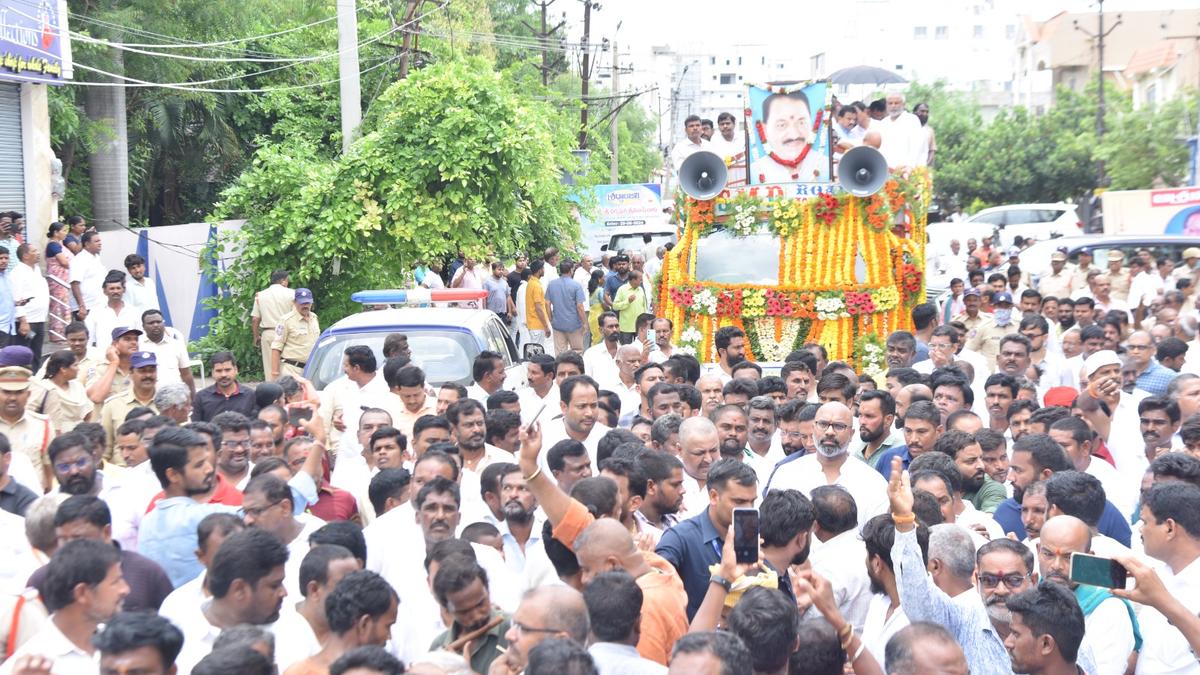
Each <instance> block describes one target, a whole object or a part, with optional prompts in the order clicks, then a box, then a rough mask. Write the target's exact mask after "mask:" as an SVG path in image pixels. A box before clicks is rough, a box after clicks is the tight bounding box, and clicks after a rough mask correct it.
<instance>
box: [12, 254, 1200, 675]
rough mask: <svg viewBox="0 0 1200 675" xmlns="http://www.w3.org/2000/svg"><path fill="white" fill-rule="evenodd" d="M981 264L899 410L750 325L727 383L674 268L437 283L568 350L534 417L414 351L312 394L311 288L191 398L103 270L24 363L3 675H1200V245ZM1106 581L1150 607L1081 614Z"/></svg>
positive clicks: (352, 348) (156, 319)
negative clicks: (448, 376)
mask: <svg viewBox="0 0 1200 675" xmlns="http://www.w3.org/2000/svg"><path fill="white" fill-rule="evenodd" d="M88 234H89V233H88V232H86V231H85V232H84V233H82V235H83V236H82V237H80V238H81V239H86V241H84V242H82V243H83V245H84V248H83V249H82V251H83V252H82V253H80V255H79V256H76V257H75V258H74V259H70V260H68V263H69V265H68V266H69V267H70V270H71V271H70V274H71V276H74V275H75V274H76V271H75V270H76V269H77V268H76V267H75V264H76V261H77V260H79V259H80V258H81V257H83V256H84V255H85V254H86V253H87V252H88V248H87V246H89V245H91V246H93V247H98V245H99V244H98V235H94V233H92V234H93V236H91V237H89V236H88ZM973 244H974V242H968V251H969V256H970V259H964V260H962V261H961V264H962V265H963V267H964V268H967V267H968V266H969V267H970V268H971V269H970V270H969V271H968V273H967V274H965V275H964V276H965V278H966V283H964V282H963V281H962V280H961V279H958V280H957V283H956V284H955V285H954V287H955V289H956V290H953V291H952V293H951V294H950V296H949V297H948V298H947V299H946V300H945V302H944V303H943V305H942V306H939V305H938V304H936V303H934V302H930V303H927V304H921V305H917V306H916V307H914V308H913V309H912V319H913V324H914V326H915V329H914V330H913V331H912V332H909V331H897V332H895V333H892V334H891V335H888V336H883V337H886V359H887V371H886V373H885V374H884V375H883V376H881V377H880V378H879V381H878V382H877V381H875V380H873V379H871V378H870V377H868V376H867V375H865V374H863V373H862V372H860V371H859V370H858V369H856V368H855V367H854V365H852V364H849V363H846V362H843V361H830V360H829V358H828V354H827V352H826V351H825V349H824V348H823V347H821V346H820V345H818V344H809V345H805V346H804V347H803V348H802V349H798V350H796V351H795V352H793V353H792V354H790V355H788V357H787V358H786V359H785V362H784V363H783V364H782V367H781V368H780V370H779V372H778V374H774V373H773V372H768V371H764V370H763V368H762V366H760V365H759V364H757V363H753V362H750V361H748V360H746V358H745V356H746V336H745V334H744V333H743V332H742V331H741V330H740V329H738V328H736V327H725V328H722V329H720V330H719V331H717V333H716V334H715V336H714V345H713V346H714V349H715V352H716V354H717V356H718V360H717V361H716V362H715V363H712V364H702V363H701V362H700V361H699V360H698V359H697V358H695V357H694V356H693V355H690V354H688V353H686V352H685V351H684V350H682V349H677V348H676V347H675V346H674V345H673V344H672V343H671V336H672V334H673V332H674V330H673V329H674V327H673V326H672V325H671V324H670V322H669V321H668V320H666V319H664V318H661V317H656V315H655V314H654V304H653V293H652V291H650V290H647V287H648V285H649V284H647V283H646V282H645V281H644V279H648V278H653V276H654V271H653V267H652V266H653V265H654V264H655V263H656V262H657V260H658V259H659V258H660V253H659V252H658V251H657V250H655V251H653V252H650V251H621V252H614V253H612V254H611V255H606V256H604V257H602V258H601V259H599V260H596V261H593V260H592V259H591V258H589V257H586V256H584V257H581V259H580V260H579V261H578V262H575V261H571V260H565V259H560V258H562V257H563V256H561V255H560V253H559V252H558V251H557V250H555V249H550V250H547V251H545V252H543V254H542V256H541V257H540V258H539V259H537V260H534V261H533V262H532V263H530V262H528V261H527V259H526V258H524V257H519V258H518V259H517V260H516V264H515V266H514V267H515V269H513V270H511V271H510V270H509V269H508V268H507V267H506V266H504V265H502V264H500V263H492V262H489V263H486V265H485V264H481V263H479V262H477V261H473V260H471V259H468V258H463V259H462V260H460V261H456V262H455V264H454V265H451V266H448V267H447V268H446V269H444V270H443V269H441V268H440V266H437V268H434V267H430V268H427V269H422V270H420V272H421V274H422V277H423V278H422V284H423V285H424V286H426V287H438V285H439V284H440V285H442V286H448V287H459V288H479V289H481V290H485V291H486V292H487V297H486V298H485V299H484V300H483V303H484V305H485V308H486V309H491V310H492V311H494V312H496V313H497V314H498V315H500V316H501V317H502V318H505V319H507V320H508V321H510V322H511V323H512V324H513V325H514V328H515V329H516V330H518V331H524V332H525V333H526V335H527V339H528V340H529V341H531V342H536V343H538V344H540V345H541V346H542V347H544V349H543V350H533V351H532V352H531V353H530V356H529V358H528V359H527V361H526V363H524V364H523V367H524V369H525V374H526V378H525V379H526V382H527V384H525V385H524V386H523V387H521V388H519V389H517V390H509V389H506V388H505V382H506V377H505V375H506V373H505V360H504V359H503V358H502V357H501V355H499V354H497V353H495V352H491V351H484V352H482V353H480V354H479V356H478V357H477V358H476V359H475V361H474V363H472V364H471V373H472V375H471V380H472V381H471V382H470V384H469V386H466V385H464V384H463V383H441V382H431V381H428V380H427V378H426V374H425V372H424V371H423V370H422V368H421V367H420V364H421V362H422V357H423V355H422V354H421V353H419V351H417V350H416V349H415V343H414V347H410V345H409V342H408V338H407V336H405V335H404V334H402V333H393V334H390V335H388V336H387V338H386V340H385V341H384V344H383V349H382V358H379V355H377V354H376V353H375V352H374V351H373V350H372V349H371V348H370V347H368V346H365V345H359V344H350V345H348V346H347V347H346V348H345V351H344V354H343V357H342V358H343V363H342V371H343V376H342V377H340V378H338V379H337V380H335V381H333V382H331V383H330V384H329V385H328V386H326V387H325V388H324V390H323V391H320V392H318V391H314V389H313V387H312V385H311V383H309V382H308V381H307V380H305V379H304V378H303V377H302V372H303V368H304V366H305V359H307V356H308V352H309V350H310V349H311V347H312V344H313V341H315V340H316V338H317V336H318V335H319V333H320V330H319V324H318V321H317V316H316V313H315V312H314V311H313V297H312V293H311V292H309V291H308V290H307V289H304V288H295V289H293V288H292V287H291V284H290V279H289V275H288V274H287V272H285V271H279V272H277V273H276V274H274V275H273V276H272V279H271V281H272V283H271V286H270V287H268V288H266V289H264V290H263V291H262V292H260V293H259V294H258V295H257V297H256V298H255V303H254V307H253V308H251V310H250V312H249V313H250V315H251V324H252V327H253V329H254V334H255V337H256V340H258V343H259V344H260V345H261V346H262V349H263V351H262V358H263V368H264V372H266V373H267V374H268V377H267V381H266V382H264V383H261V384H258V385H257V386H254V387H251V386H247V384H246V383H244V382H242V381H241V380H240V379H239V371H238V363H237V360H236V358H235V357H234V356H233V354H232V353H230V352H218V353H216V354H213V355H212V356H211V357H209V366H210V372H211V376H212V378H213V384H212V385H210V386H208V387H203V388H199V389H197V386H196V382H195V380H194V378H193V376H192V374H191V370H190V367H189V359H188V354H187V349H186V342H185V341H184V340H183V338H182V336H180V335H179V334H178V332H176V331H174V330H173V329H172V328H170V327H169V326H166V325H165V324H164V321H163V317H162V314H161V312H158V311H157V310H156V309H154V308H149V309H141V310H140V311H139V312H138V313H137V314H136V315H134V314H130V312H132V311H136V310H131V309H128V308H129V307H130V306H136V307H138V308H139V309H140V307H141V305H140V304H136V303H138V302H139V301H138V300H137V298H138V294H137V292H136V291H135V292H134V293H133V294H130V293H129V289H128V287H127V286H126V284H125V280H124V279H118V278H117V277H116V274H114V273H113V272H109V271H101V273H98V274H97V273H93V272H87V273H86V274H85V273H84V272H79V274H80V276H81V277H82V279H80V281H79V282H78V283H77V284H75V288H76V289H77V290H78V292H79V297H80V298H82V302H79V303H77V304H79V307H77V308H76V312H77V313H76V314H74V315H71V314H68V315H67V316H65V317H63V318H64V325H63V326H62V334H63V338H64V339H63V341H62V342H61V344H60V348H58V350H57V351H51V350H47V351H48V352H49V353H48V355H46V356H44V357H42V356H40V355H38V354H35V352H34V351H33V349H32V347H31V346H29V345H28V344H21V343H18V344H10V345H9V346H6V347H4V348H3V349H0V432H2V435H0V526H2V527H4V528H6V530H5V533H6V535H7V536H4V537H3V538H0V547H3V549H4V550H5V552H6V554H7V557H8V560H9V563H8V564H7V565H5V566H4V567H3V568H0V582H3V586H0V637H3V638H4V645H5V654H4V655H3V656H4V661H3V663H2V664H0V675H8V674H9V673H14V674H18V675H33V674H39V675H40V674H44V673H70V674H72V675H74V674H77V673H93V672H95V673H99V672H104V673H116V672H139V673H169V672H171V669H172V668H175V669H177V671H178V672H182V673H198V674H201V675H207V674H209V673H228V672H237V673H248V674H251V675H256V674H258V673H264V674H267V673H276V672H278V673H284V674H285V675H288V674H291V675H308V674H310V673H319V674H324V673H336V674H340V673H354V674H356V675H363V674H370V673H380V674H384V675H389V674H391V673H400V672H413V673H455V674H457V673H472V672H474V673H480V674H481V675H482V674H489V675H515V674H516V673H522V672H524V673H529V674H530V675H542V674H553V675H564V674H574V673H579V674H588V673H601V674H604V675H608V674H623V673H665V672H671V673H678V674H682V673H703V672H714V673H715V672H721V673H733V674H737V675H741V674H743V673H746V674H748V673H756V674H763V675H766V674H774V673H806V674H813V675H826V674H829V675H833V674H835V673H842V672H844V671H845V670H847V669H849V670H853V672H855V673H859V674H860V675H864V674H867V673H872V674H873V673H884V672H886V673H898V674H910V673H912V674H916V673H930V672H946V673H966V672H976V673H1038V674H1042V673H1046V674H1056V673H1067V672H1071V673H1077V672H1086V673H1090V674H1097V673H1099V674H1108V673H1114V674H1117V673H1126V672H1136V673H1143V674H1154V673H1197V672H1200V662H1198V661H1197V657H1196V651H1195V650H1196V648H1197V647H1200V616H1198V613H1200V358H1194V357H1195V355H1196V354H1198V353H1200V341H1198V340H1197V337H1196V323H1197V316H1198V314H1197V304H1198V303H1197V302H1196V301H1195V300H1192V299H1190V298H1191V296H1190V295H1189V291H1188V289H1189V288H1191V287H1192V286H1191V285H1189V284H1191V283H1192V282H1194V281H1195V279H1194V275H1193V274H1192V272H1191V267H1192V266H1194V264H1195V263H1196V262H1197V261H1198V260H1200V250H1197V251H1190V252H1189V253H1195V254H1196V255H1194V256H1190V258H1192V259H1189V261H1188V267H1187V268H1185V271H1184V272H1182V273H1181V274H1180V275H1179V279H1178V280H1175V277H1174V270H1173V269H1167V266H1166V265H1163V264H1159V261H1154V260H1149V261H1147V260H1145V259H1143V257H1142V256H1141V255H1140V254H1139V255H1138V256H1136V257H1135V258H1134V259H1133V260H1131V261H1130V267H1131V268H1132V269H1131V270H1130V272H1128V273H1126V272H1125V264H1124V261H1123V260H1122V261H1117V260H1116V259H1115V257H1114V258H1111V259H1110V260H1109V263H1110V265H1115V266H1114V267H1110V269H1109V270H1108V271H1107V272H1105V271H1100V270H1092V269H1091V268H1090V259H1088V258H1081V260H1080V262H1079V264H1078V265H1077V266H1074V267H1067V266H1066V265H1065V262H1064V261H1063V260H1059V259H1057V258H1058V256H1056V260H1055V262H1054V267H1053V269H1052V270H1051V272H1050V273H1048V274H1046V275H1043V277H1042V278H1039V279H1030V278H1028V277H1026V276H1024V275H1023V274H1021V273H1020V269H1019V254H1020V252H1019V251H1018V252H1016V255H1015V256H1012V257H1010V259H1009V261H1008V267H1007V268H1005V269H1004V270H1003V271H999V270H997V271H996V272H994V273H993V274H992V276H986V275H982V276H980V275H976V274H975V272H976V271H982V270H983V269H984V268H985V267H991V266H992V262H993V258H994V256H993V255H992V252H991V251H989V250H988V249H990V248H991V245H990V242H988V241H984V243H983V249H984V250H983V251H980V250H979V247H977V246H973ZM64 246H65V245H64ZM3 250H4V249H3V247H0V256H3ZM47 253H49V250H48V251H47ZM1147 253H1148V252H1147ZM56 255H57V254H56ZM93 255H94V252H93ZM651 257H653V260H651ZM83 259H84V260H87V258H83ZM972 261H974V262H972ZM132 262H134V263H136V262H137V261H136V260H135V261H132ZM944 262H945V264H946V265H947V266H953V265H957V264H958V262H959V261H958V260H957V259H955V260H947V261H944ZM938 264H941V263H940V262H939V263H938ZM648 267H649V268H650V269H647V268H648ZM975 268H979V269H978V270H976V269H975ZM1117 268H1120V269H1117ZM485 269H486V270H487V271H486V272H484V270H485ZM549 269H554V270H555V273H556V275H555V277H554V278H553V279H550V280H547V278H546V276H547V270H549ZM1147 269H1149V270H1150V271H1151V273H1152V274H1157V275H1158V276H1159V283H1157V284H1156V283H1153V282H1151V281H1145V280H1140V279H1141V278H1142V277H1141V276H1140V275H1143V274H1145V273H1146V270H1147ZM443 273H444V274H445V276H442V274H443ZM1122 274H1130V275H1131V278H1130V279H1129V282H1128V285H1127V286H1125V287H1122V288H1121V290H1120V292H1122V293H1124V297H1123V299H1121V298H1118V297H1117V293H1118V285H1119V284H1118V282H1117V279H1118V278H1119V277H1120V278H1123V277H1122ZM997 275H999V276H997ZM134 276H135V275H134V274H133V271H132V270H130V277H134ZM1013 280H1015V283H1014V282H1013ZM1168 280H1172V283H1170V284H1168ZM118 282H120V283H118ZM139 283H143V284H147V283H148V284H150V287H153V286H152V284H153V282H152V281H149V280H145V279H144V275H143V276H142V278H141V279H140V280H139ZM584 283H586V284H587V286H586V287H585V286H584ZM960 287H961V288H960ZM1085 289H1086V290H1085ZM1016 291H1019V292H1016ZM89 297H103V298H104V299H105V300H104V301H102V302H99V303H97V302H93V301H89V300H88V298H89ZM1013 297H1019V298H1020V300H1019V302H1018V303H1014V302H1013ZM1068 301H1070V303H1071V304H1070V310H1069V311H1065V312H1064V311H1063V309H1062V308H1063V306H1064V304H1065V303H1067V302H1068ZM1118 303H1121V304H1118ZM68 308H69V304H68ZM83 310H89V311H87V312H86V315H84V311H83ZM102 310H107V312H104V311H102ZM81 315H83V316H82V317H81ZM80 318H82V319H83V320H80ZM89 318H90V320H88V319H89ZM743 508H752V509H756V510H757V513H758V523H759V546H758V552H757V556H756V560H755V561H754V562H752V563H748V562H745V561H744V560H743V561H739V555H738V554H737V552H736V550H735V549H736V548H737V547H735V545H734V539H735V537H734V533H735V532H734V531H735V529H736V528H734V526H733V523H734V512H735V510H736V509H743ZM1089 553H1090V554H1094V555H1097V556H1101V557H1104V558H1111V559H1113V560H1115V561H1117V562H1118V563H1119V564H1120V565H1121V566H1122V567H1123V569H1124V570H1126V572H1127V574H1128V575H1129V577H1130V582H1129V583H1128V584H1127V586H1125V587H1120V586H1119V585H1118V587H1116V588H1111V589H1110V588H1101V587H1097V586H1091V585H1087V584H1081V583H1079V582H1078V581H1076V580H1075V579H1074V578H1073V576H1072V574H1071V560H1072V556H1073V555H1074V554H1089Z"/></svg>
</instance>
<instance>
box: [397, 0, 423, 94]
mask: <svg viewBox="0 0 1200 675" xmlns="http://www.w3.org/2000/svg"><path fill="white" fill-rule="evenodd" d="M407 2H408V5H407V6H406V7H405V8H404V18H402V19H401V20H400V22H401V25H402V26H403V28H402V29H401V33H402V34H403V37H402V38H401V44H400V68H399V71H400V72H399V79H401V80H403V79H404V78H406V77H408V69H409V66H410V65H411V64H412V54H413V52H414V51H416V48H417V47H416V43H417V37H418V36H417V33H418V31H420V30H421V27H420V25H418V24H414V23H413V17H415V16H416V15H417V10H418V9H420V7H421V3H422V2H423V0H407Z"/></svg>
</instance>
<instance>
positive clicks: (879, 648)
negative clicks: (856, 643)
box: [862, 558, 909, 663]
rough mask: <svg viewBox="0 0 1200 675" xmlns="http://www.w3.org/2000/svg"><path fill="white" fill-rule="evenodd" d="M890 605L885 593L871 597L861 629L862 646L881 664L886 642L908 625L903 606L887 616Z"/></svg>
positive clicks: (890, 602)
mask: <svg viewBox="0 0 1200 675" xmlns="http://www.w3.org/2000/svg"><path fill="white" fill-rule="evenodd" d="M863 560H864V561H865V560H866V559H865V558H864V559H863ZM864 564H865V562H864ZM891 605H892V601H891V599H890V598H888V596H887V594H886V593H877V594H875V595H872V596H871V604H870V605H869V606H868V607H867V618H866V621H864V622H863V627H862V641H863V644H865V645H866V646H867V650H868V651H870V652H871V655H872V656H874V657H875V660H876V661H878V662H880V663H883V655H884V649H885V648H886V647H887V643H888V640H890V639H892V636H893V635H895V634H896V633H899V632H900V631H901V630H902V629H904V628H905V627H907V626H908V624H909V621H908V616H906V615H905V614H904V606H903V605H901V606H899V607H897V608H896V611H894V612H892V615H891V616H888V615H887V611H888V607H891Z"/></svg>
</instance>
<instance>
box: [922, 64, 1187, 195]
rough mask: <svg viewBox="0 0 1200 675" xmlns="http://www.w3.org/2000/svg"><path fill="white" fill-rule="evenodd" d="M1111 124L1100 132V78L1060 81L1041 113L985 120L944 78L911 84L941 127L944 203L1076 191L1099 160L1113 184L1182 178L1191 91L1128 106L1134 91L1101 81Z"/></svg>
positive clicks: (938, 186) (1091, 185)
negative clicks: (1062, 85) (1074, 85)
mask: <svg viewBox="0 0 1200 675" xmlns="http://www.w3.org/2000/svg"><path fill="white" fill-rule="evenodd" d="M1105 98H1106V101H1107V114H1106V117H1105V119H1106V123H1107V133H1106V134H1105V135H1104V138H1103V141H1101V142H1099V143H1098V142H1097V140H1096V126H1095V124H1096V122H1095V120H1096V117H1095V115H1096V105H1097V96H1096V87H1095V85H1094V84H1093V85H1092V86H1091V87H1090V88H1089V89H1086V90H1085V91H1084V92H1082V93H1079V92H1073V91H1070V90H1067V89H1060V90H1059V91H1058V92H1057V95H1056V101H1055V104H1054V106H1052V107H1051V108H1049V109H1048V110H1047V111H1046V112H1045V113H1043V114H1040V115H1037V114H1033V113H1031V112H1030V111H1028V110H1026V109H1024V108H1020V107H1018V108H1010V109H1005V110H1001V111H1000V112H999V113H998V114H997V115H996V116H995V117H994V118H993V119H991V120H990V121H988V122H984V121H983V116H982V114H981V110H980V108H979V106H978V104H977V103H975V101H974V100H973V99H972V98H971V97H970V96H969V95H968V94H964V93H957V92H950V91H948V90H947V89H946V88H945V86H944V85H943V84H942V83H935V84H933V85H925V84H914V85H913V86H912V87H910V89H909V91H908V95H907V100H908V102H909V103H910V104H912V105H915V104H916V103H918V102H922V101H924V102H927V103H929V105H930V108H931V110H932V115H931V117H930V124H932V125H933V127H934V130H935V131H936V133H937V146H938V151H937V157H936V165H935V171H934V193H935V197H936V198H937V199H938V200H939V201H941V202H942V204H943V206H945V207H952V206H959V207H962V208H968V209H970V210H973V209H974V208H979V207H983V206H992V205H998V204H1013V203H1026V202H1035V203H1036V202H1056V201H1060V200H1061V201H1074V200H1077V199H1079V198H1081V197H1083V196H1085V195H1088V194H1090V193H1091V191H1092V190H1093V189H1095V188H1096V187H1097V184H1096V183H1097V175H1098V174H1097V170H1098V163H1099V162H1100V161H1101V160H1103V161H1104V162H1105V172H1106V174H1107V176H1108V179H1109V181H1110V185H1109V187H1110V188H1112V189H1121V190H1132V189H1145V188H1149V187H1152V186H1155V185H1157V184H1166V185H1177V184H1179V182H1180V181H1181V180H1182V179H1183V178H1184V173H1185V171H1186V163H1187V156H1188V155H1187V147H1186V146H1185V145H1184V143H1183V141H1182V138H1183V137H1184V136H1187V135H1190V134H1191V133H1192V130H1193V129H1195V124H1196V122H1195V119H1196V118H1195V114H1196V113H1195V111H1196V104H1195V98H1194V97H1191V96H1181V97H1180V98H1179V99H1176V100H1174V101H1171V102H1168V103H1165V104H1163V105H1162V106H1161V107H1159V108H1158V109H1156V110H1133V108H1132V104H1131V100H1130V96H1129V95H1128V94H1127V93H1125V92H1121V91H1119V90H1117V89H1116V88H1114V87H1111V86H1109V87H1107V88H1106V89H1105Z"/></svg>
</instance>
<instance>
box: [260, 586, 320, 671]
mask: <svg viewBox="0 0 1200 675" xmlns="http://www.w3.org/2000/svg"><path fill="white" fill-rule="evenodd" d="M298 602H300V598H293V597H292V596H290V595H289V596H288V597H287V598H284V600H283V609H281V610H280V612H279V620H278V621H276V622H275V623H273V624H271V632H272V633H274V634H275V665H276V666H277V667H278V668H279V672H281V673H282V672H285V671H287V669H288V668H290V667H291V666H292V664H294V663H297V662H299V661H303V660H304V659H307V658H308V657H310V656H312V655H313V654H316V653H317V652H319V651H321V643H320V642H318V641H317V634H316V633H314V632H313V629H312V625H310V624H309V623H308V619H305V618H304V615H302V614H300V612H299V611H298V610H297V609H296V603H298Z"/></svg>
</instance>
